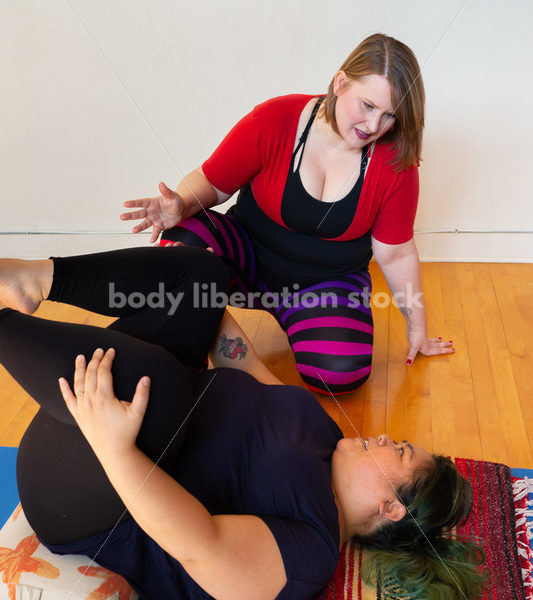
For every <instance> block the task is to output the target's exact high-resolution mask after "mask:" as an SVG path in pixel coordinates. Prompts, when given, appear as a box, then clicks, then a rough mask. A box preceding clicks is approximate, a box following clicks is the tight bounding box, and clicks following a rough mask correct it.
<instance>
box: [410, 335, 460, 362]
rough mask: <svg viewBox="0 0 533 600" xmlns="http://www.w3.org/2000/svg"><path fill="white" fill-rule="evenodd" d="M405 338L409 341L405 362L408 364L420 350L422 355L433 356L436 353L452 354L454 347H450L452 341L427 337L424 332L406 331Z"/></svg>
mask: <svg viewBox="0 0 533 600" xmlns="http://www.w3.org/2000/svg"><path fill="white" fill-rule="evenodd" d="M407 339H408V341H409V353H408V354H407V364H408V365H410V364H412V363H413V361H414V360H415V358H416V355H417V354H418V353H419V352H420V354H423V355H424V356H435V355H437V354H452V353H454V352H455V348H452V345H453V342H452V341H451V340H450V341H447V342H443V341H442V338H440V337H438V338H428V337H427V335H426V333H425V332H415V331H408V332H407Z"/></svg>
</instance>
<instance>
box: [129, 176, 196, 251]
mask: <svg viewBox="0 0 533 600" xmlns="http://www.w3.org/2000/svg"><path fill="white" fill-rule="evenodd" d="M159 191H160V192H161V196H157V197H156V198H141V199H140V200H127V201H126V202H124V206H125V207H126V208H140V209H141V210H135V211H133V212H127V213H123V214H121V215H120V219H121V220H122V221H132V220H135V219H143V221H142V222H141V223H139V225H135V227H133V229H132V231H133V233H140V232H141V231H144V230H145V229H148V228H149V227H152V235H151V236H150V243H151V244H153V243H155V242H156V240H157V238H158V237H159V234H160V233H161V232H162V231H164V230H165V229H170V228H171V227H175V226H176V225H177V224H178V223H179V222H180V221H181V220H182V219H183V218H184V203H183V199H182V197H181V196H180V195H179V194H178V193H177V192H175V191H174V190H171V189H170V188H168V187H167V186H166V185H165V184H164V183H163V182H161V183H160V184H159Z"/></svg>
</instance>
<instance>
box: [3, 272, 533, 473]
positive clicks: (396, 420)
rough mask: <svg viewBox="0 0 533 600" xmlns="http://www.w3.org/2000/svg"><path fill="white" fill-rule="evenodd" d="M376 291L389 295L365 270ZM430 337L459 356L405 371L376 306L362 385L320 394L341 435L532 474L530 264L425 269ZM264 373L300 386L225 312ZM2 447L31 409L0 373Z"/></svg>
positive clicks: (284, 356)
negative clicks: (368, 370) (382, 438)
mask: <svg viewBox="0 0 533 600" xmlns="http://www.w3.org/2000/svg"><path fill="white" fill-rule="evenodd" d="M371 272H372V279H373V281H374V293H376V292H382V291H383V292H384V291H386V290H387V287H386V284H385V281H384V279H383V276H382V274H381V272H380V270H379V268H378V267H377V266H376V265H375V264H374V263H372V264H371ZM422 276H423V281H424V291H425V295H426V301H427V304H428V327H429V333H430V335H431V336H442V337H443V339H451V340H453V342H454V347H455V348H456V354H455V355H451V356H442V357H433V358H426V357H422V356H419V357H418V358H417V360H416V361H415V362H414V364H413V365H412V366H411V367H409V368H407V367H406V366H405V360H406V353H407V343H406V338H405V325H404V322H403V318H402V316H401V315H400V313H399V311H398V310H397V309H395V308H393V307H392V308H374V320H375V354H374V362H373V371H372V375H371V377H370V379H369V380H368V382H367V383H366V384H365V385H364V386H363V387H362V388H361V389H359V390H357V391H356V392H355V393H354V394H351V395H348V396H341V397H340V398H341V400H339V402H338V403H337V402H336V401H335V400H334V399H332V398H329V397H327V396H320V395H317V398H318V399H319V400H320V402H321V403H322V405H323V406H324V408H325V409H326V411H327V412H328V413H329V414H330V415H331V416H332V417H333V418H334V419H335V421H336V422H337V423H338V424H339V426H340V427H341V429H342V430H343V432H344V434H345V435H347V436H353V435H355V431H354V430H356V431H357V432H358V433H359V434H361V435H362V436H363V437H366V436H376V435H378V434H380V433H382V432H385V431H386V432H387V433H388V434H389V435H390V436H391V437H392V438H393V439H400V440H401V439H407V440H409V441H411V442H414V443H417V444H420V445H422V446H424V447H425V448H426V449H428V450H429V451H431V452H436V453H444V454H449V455H452V456H459V457H468V458H476V459H482V460H490V461H497V462H502V463H505V464H507V465H509V466H511V467H524V468H533V351H532V345H533V302H532V298H533V265H526V264H469V263H425V264H422ZM232 312H233V314H234V315H235V316H236V318H237V319H238V320H239V322H240V323H241V325H242V326H243V328H244V330H245V331H246V334H247V335H248V336H249V338H250V339H251V340H252V341H253V343H254V345H255V346H256V348H257V350H258V352H259V354H260V356H261V357H262V358H263V360H264V361H265V363H266V364H267V366H269V367H270V368H271V370H272V371H273V372H274V373H275V374H276V375H277V376H278V377H279V378H280V379H281V380H282V381H284V382H285V383H287V384H292V385H301V386H303V382H302V380H301V379H300V377H299V375H298V373H297V372H296V369H295V366H294V357H293V356H292V353H291V351H290V349H289V345H288V343H287V340H286V336H285V334H284V333H283V332H282V331H281V330H280V329H279V327H278V325H277V323H276V321H275V320H274V318H273V317H272V316H270V315H269V314H267V313H265V312H262V311H251V310H247V311H244V310H241V309H232ZM37 316H41V317H44V318H52V319H57V320H64V321H74V322H83V323H90V324H95V325H105V324H107V323H109V322H110V321H111V319H109V318H106V317H100V316H98V315H94V314H91V313H87V312H85V311H82V310H79V309H74V308H71V307H68V306H64V305H54V304H51V303H44V304H43V305H42V306H41V308H40V309H39V311H38V313H37ZM0 389H1V390H2V393H1V399H0V406H1V410H0V445H1V446H16V445H18V443H19V441H20V438H21V436H22V434H23V432H24V430H25V428H26V427H27V425H28V423H29V421H30V420H31V418H32V417H33V415H34V414H35V411H36V405H35V403H34V402H33V401H32V400H31V399H30V398H29V397H28V395H27V394H26V393H25V392H24V391H22V390H21V389H19V388H18V386H17V385H16V384H15V383H14V381H13V380H12V379H11V378H10V376H9V375H8V374H7V373H6V372H5V371H4V370H3V369H2V368H1V367H0Z"/></svg>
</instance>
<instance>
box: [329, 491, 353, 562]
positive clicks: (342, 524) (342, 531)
mask: <svg viewBox="0 0 533 600" xmlns="http://www.w3.org/2000/svg"><path fill="white" fill-rule="evenodd" d="M331 487H332V489H333V497H334V498H335V504H336V505H337V513H338V515H339V550H340V549H341V548H342V547H343V545H344V544H345V543H346V542H347V541H348V539H349V538H350V536H347V535H346V517H345V515H344V510H343V508H342V504H341V502H340V500H339V498H338V497H337V494H336V493H335V488H334V487H333V485H332V486H331Z"/></svg>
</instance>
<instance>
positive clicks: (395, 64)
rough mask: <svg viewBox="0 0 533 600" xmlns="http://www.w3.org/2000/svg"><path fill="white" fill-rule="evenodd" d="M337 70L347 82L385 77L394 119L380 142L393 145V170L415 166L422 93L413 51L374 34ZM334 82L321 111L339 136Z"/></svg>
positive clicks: (418, 155) (419, 148)
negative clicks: (343, 74) (389, 88)
mask: <svg viewBox="0 0 533 600" xmlns="http://www.w3.org/2000/svg"><path fill="white" fill-rule="evenodd" d="M339 70H340V71H344V73H346V75H347V77H348V79H349V80H350V79H351V80H357V79H359V78H360V77H364V76H365V75H381V76H383V77H386V78H387V80H388V82H389V84H390V87H391V94H392V103H393V110H394V114H395V116H396V120H395V123H394V127H393V128H392V129H391V130H390V131H388V132H387V133H386V134H385V135H383V137H381V138H379V141H380V142H384V143H392V142H394V148H395V150H396V153H395V156H394V157H393V159H392V161H391V165H393V166H395V167H396V170H399V171H401V170H405V169H408V168H409V167H410V166H412V165H416V164H418V162H419V161H420V160H421V153H422V133H423V129H424V104H425V93H424V83H423V81H422V74H421V72H420V66H419V65H418V62H417V60H416V57H415V55H414V53H413V51H412V50H411V49H410V48H409V47H408V46H406V45H405V44H403V43H402V42H400V41H399V40H396V39H394V38H393V37H390V36H388V35H385V34H383V33H375V34H374V35H371V36H370V37H367V38H366V39H365V40H363V41H362V42H361V43H360V44H359V45H358V46H357V48H356V49H355V50H354V51H353V52H352V53H351V54H350V56H348V58H347V59H346V60H345V61H344V63H343V64H342V65H341V67H340V69H339ZM333 81H334V80H332V81H331V83H330V84H329V88H328V93H327V96H326V99H325V101H324V102H323V105H322V107H321V110H322V111H323V113H322V114H323V115H324V117H325V119H326V121H327V122H328V123H330V124H331V127H332V128H333V130H334V131H335V132H336V133H339V129H338V126H337V121H336V119H335V106H336V104H337V96H336V95H335V93H334V91H333Z"/></svg>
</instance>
